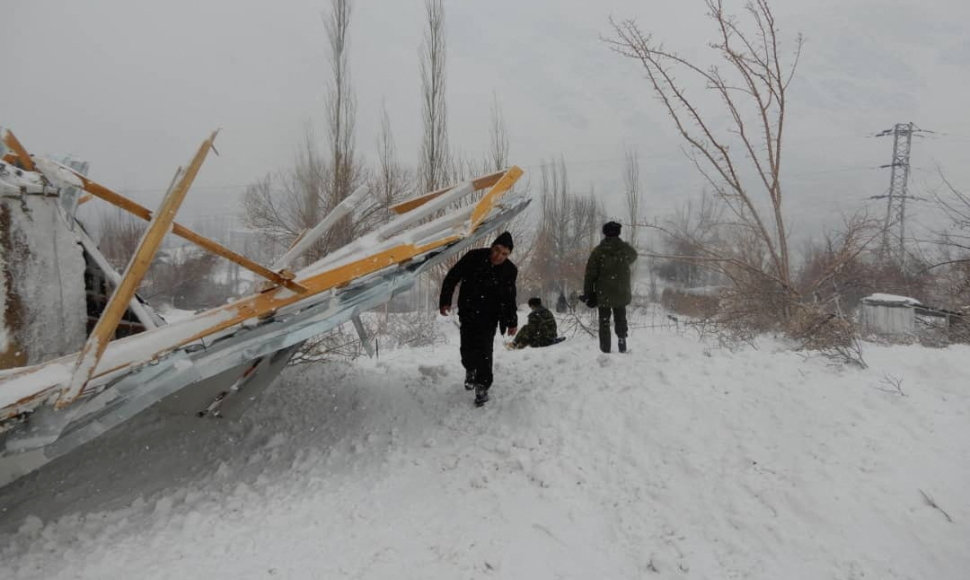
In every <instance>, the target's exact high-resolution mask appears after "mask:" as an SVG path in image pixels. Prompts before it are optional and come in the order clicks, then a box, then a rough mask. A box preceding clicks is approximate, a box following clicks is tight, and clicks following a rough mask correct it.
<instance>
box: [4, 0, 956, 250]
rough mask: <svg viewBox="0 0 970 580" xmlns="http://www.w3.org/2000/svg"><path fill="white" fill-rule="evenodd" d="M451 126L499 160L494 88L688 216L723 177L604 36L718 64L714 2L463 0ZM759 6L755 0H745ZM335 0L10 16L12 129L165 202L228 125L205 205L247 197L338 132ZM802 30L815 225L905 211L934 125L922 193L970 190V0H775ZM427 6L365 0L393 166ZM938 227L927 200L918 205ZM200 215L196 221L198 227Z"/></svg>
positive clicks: (802, 145) (590, 168)
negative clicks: (907, 163) (902, 193)
mask: <svg viewBox="0 0 970 580" xmlns="http://www.w3.org/2000/svg"><path fill="white" fill-rule="evenodd" d="M444 4H445V11H446V30H447V42H448V65H447V73H448V91H447V100H448V111H449V117H448V124H449V134H450V140H451V144H452V145H453V147H454V149H455V150H456V152H459V153H461V154H463V155H467V156H472V157H475V158H478V157H481V156H482V155H483V154H484V152H485V150H486V149H487V147H488V142H489V133H488V130H489V129H488V127H489V115H490V113H489V111H490V106H491V102H492V99H493V95H494V98H496V99H497V100H498V102H499V103H500V106H501V108H502V111H503V113H504V116H505V119H506V124H507V128H508V132H509V136H510V141H511V161H512V163H515V164H517V165H520V166H522V167H523V168H524V169H525V170H526V176H527V177H529V176H532V177H533V178H536V179H537V177H538V173H539V172H538V165H539V164H540V163H541V162H542V161H543V160H547V159H550V158H553V157H557V156H559V155H563V156H565V159H566V162H567V164H568V167H569V172H570V179H571V182H572V184H573V186H574V187H575V189H576V190H577V191H580V192H585V191H588V190H589V188H590V187H591V186H595V188H596V191H597V193H599V194H600V195H602V196H603V197H604V199H605V200H606V202H607V207H608V208H617V209H618V207H619V205H618V203H617V200H618V199H619V195H620V189H621V184H622V178H621V176H622V169H623V155H624V150H625V148H627V147H633V148H635V149H636V150H637V151H638V153H639V155H640V158H641V173H642V179H643V184H642V185H643V187H644V189H645V190H646V192H647V193H646V205H647V212H648V213H649V214H650V215H651V216H657V215H661V214H664V213H668V212H670V211H671V210H672V209H674V208H676V207H677V206H678V205H679V204H681V203H682V202H683V200H685V199H687V198H689V197H691V196H695V195H697V193H698V192H699V191H700V190H701V188H702V186H703V182H702V180H701V179H700V177H699V176H698V175H697V174H696V172H695V171H694V170H693V169H692V168H691V167H690V166H689V165H688V164H687V163H686V162H685V160H684V155H683V153H682V150H681V143H680V142H679V141H678V140H677V138H676V137H675V136H674V135H673V133H672V126H671V123H670V121H669V120H668V119H667V118H666V117H665V116H664V115H663V113H662V111H661V110H660V107H659V105H658V103H657V102H656V101H655V100H654V99H653V98H652V96H651V94H650V93H649V91H648V86H647V84H646V81H645V80H644V79H643V77H642V74H641V73H640V71H639V69H638V68H637V66H636V64H635V63H634V62H633V61H630V60H626V59H623V58H622V57H620V56H618V55H616V54H615V53H613V52H611V51H610V50H609V48H608V47H607V45H606V44H605V43H604V42H603V41H602V40H601V38H602V37H604V36H609V35H610V34H611V29H610V25H609V17H610V16H611V15H612V16H614V17H615V18H618V19H622V18H633V19H636V20H637V21H638V23H639V24H640V26H641V27H642V28H643V29H644V30H645V31H648V32H652V33H654V35H655V37H656V38H657V39H660V40H663V41H664V43H665V45H666V46H668V47H669V48H672V49H676V50H678V51H680V52H682V53H684V54H688V55H693V56H695V57H696V58H698V59H700V62H707V61H708V58H707V52H706V50H705V47H704V43H705V41H706V40H707V39H710V38H711V31H712V29H711V26H710V22H709V20H707V19H706V18H705V14H704V13H705V9H704V6H703V3H702V2H701V1H700V0H652V1H645V0H612V1H608V0H604V1H600V2H591V1H589V0H518V1H514V2H513V1H509V0H491V1H489V2H469V1H467V0H465V1H459V0H445V3H444ZM726 4H727V5H728V6H729V7H734V8H736V11H737V12H740V8H741V5H742V4H741V2H734V1H731V0H727V1H726ZM329 6H330V3H329V1H326V0H318V1H309V0H288V1H286V2H276V3H268V2H265V1H262V2H256V1H252V0H220V1H213V0H209V1H205V0H166V1H164V2H158V1H155V2H142V1H135V0H91V1H87V2H76V1H71V0H58V1H53V0H32V1H29V2H28V1H16V2H9V3H7V4H6V6H5V10H4V16H3V22H2V24H0V31H2V33H0V52H2V54H4V55H5V59H4V62H5V65H4V70H3V73H2V74H0V86H2V90H0V125H3V126H5V127H9V128H10V129H12V130H13V131H14V132H15V133H16V134H17V135H18V136H19V137H20V139H21V140H22V141H23V142H24V144H25V145H26V146H27V147H28V148H29V149H30V150H32V151H34V152H37V153H44V154H73V155H75V156H77V157H79V158H82V159H86V160H88V161H90V162H91V165H92V167H91V176H92V177H93V178H95V179H96V180H99V181H101V182H102V183H104V184H105V185H108V186H110V187H112V188H115V189H117V190H120V191H123V192H127V193H129V194H130V195H132V196H133V197H136V198H137V199H138V200H139V201H141V202H142V203H145V204H146V205H150V206H152V207H154V206H156V205H157V204H158V203H159V202H160V199H161V194H162V193H163V190H164V189H165V187H166V186H167V185H168V183H169V181H170V179H171V175H172V173H173V171H174V169H175V167H176V166H178V165H179V164H183V163H185V162H186V161H187V160H188V159H189V158H190V156H191V155H192V154H193V153H194V151H195V149H196V147H197V146H198V144H199V143H200V142H201V141H202V140H203V139H204V138H205V137H206V136H207V134H208V132H209V131H210V130H212V129H215V128H221V129H222V132H221V133H220V136H219V138H218V140H217V148H218V150H219V152H220V154H221V156H219V157H211V158H210V159H209V161H207V163H206V165H205V166H204V167H203V169H202V172H201V174H200V176H199V179H198V180H197V182H196V183H197V186H196V187H194V188H193V190H192V191H191V192H190V194H189V200H188V201H187V202H186V206H185V209H184V210H183V211H184V212H189V213H195V214H197V215H212V214H217V213H223V212H228V211H235V210H234V209H233V208H234V207H235V204H236V200H237V197H238V195H239V193H240V191H241V190H242V189H243V188H244V187H245V186H246V185H247V184H248V183H251V182H252V181H253V180H255V179H257V178H259V177H260V176H262V175H264V174H266V173H267V172H269V171H273V170H277V169H280V168H283V167H285V166H287V165H288V163H289V162H290V159H291V158H292V157H293V155H294V153H295V152H296V150H297V148H298V145H299V143H300V141H301V140H302V137H303V134H304V132H305V130H306V128H307V127H308V126H310V127H313V129H314V131H315V133H316V134H317V135H319V136H323V135H324V134H325V132H324V128H323V115H322V110H323V99H324V96H325V94H326V86H327V85H326V83H327V81H328V77H327V75H328V66H329V65H328V61H327V52H326V42H325V37H324V29H323V24H322V18H323V14H324V13H325V12H326V11H328V10H329ZM772 6H773V7H774V10H775V14H776V17H777V20H778V23H779V26H780V28H781V32H782V37H783V39H786V40H787V41H788V42H789V44H788V46H789V47H791V46H792V44H791V40H792V39H793V38H794V35H795V34H796V33H799V32H800V33H802V34H803V35H804V36H805V45H804V49H803V53H802V60H801V62H800V65H799V69H798V73H797V76H796V79H795V81H794V83H793V84H792V89H791V94H790V99H791V101H790V108H789V119H788V120H789V125H788V132H787V144H788V147H789V148H788V152H787V155H788V157H787V159H786V161H787V164H786V166H785V169H784V170H785V176H786V178H787V195H788V200H789V201H788V210H789V214H790V216H791V220H792V222H793V223H794V226H795V229H796V232H798V231H801V232H803V233H804V232H805V231H808V230H810V229H813V228H815V227H817V226H818V225H819V224H821V223H823V222H825V221H832V222H834V221H837V220H838V217H839V213H840V212H842V211H848V210H853V209H857V208H861V207H866V206H868V207H871V208H872V209H873V211H875V212H877V213H881V212H883V211H884V203H885V202H884V201H878V202H877V201H872V200H867V197H869V196H871V195H879V194H882V193H885V191H886V190H887V188H888V185H889V173H888V169H879V168H878V166H879V165H883V164H886V163H888V162H889V161H890V156H891V152H892V140H891V138H886V137H883V138H878V139H877V138H873V137H872V135H874V134H875V133H877V132H879V131H881V130H883V129H887V128H890V127H892V126H893V124H894V123H902V122H908V121H913V122H915V123H916V124H917V125H918V126H919V127H921V128H923V129H927V130H931V131H935V133H927V134H926V136H925V138H920V139H917V140H915V141H914V144H913V150H912V166H913V174H912V181H911V188H912V190H913V191H914V192H916V193H917V194H920V193H926V192H928V191H929V190H932V189H933V188H935V187H938V185H939V181H940V180H939V178H938V177H937V168H938V167H939V168H941V169H942V170H943V171H944V172H945V173H946V175H947V176H948V177H949V178H950V179H951V180H952V181H953V182H955V184H957V185H958V186H961V187H963V188H964V189H966V190H970V164H968V161H970V159H968V157H970V156H968V153H970V115H968V114H967V109H968V107H970V105H968V102H970V99H968V96H970V25H968V22H970V2H967V0H841V1H838V2H837V1H835V0H813V1H811V2H806V1H805V0H775V1H774V2H772ZM424 26H425V22H424V3H423V1H422V0H393V1H391V0H384V1H376V0H370V1H358V2H354V11H353V14H352V17H351V47H350V54H351V75H352V82H353V87H354V92H355V94H356V98H357V103H358V114H357V115H358V123H357V146H358V150H359V151H360V152H361V153H363V154H364V155H365V156H366V157H367V158H369V159H371V160H373V159H374V157H375V155H374V150H375V144H376V140H377V132H378V127H379V116H380V110H381V102H382V101H384V102H386V106H387V109H388V112H389V114H390V117H391V123H392V129H393V131H394V134H395V138H396V142H397V147H398V153H399V156H400V160H401V161H402V162H403V163H406V164H409V165H413V164H415V163H416V162H417V158H418V145H419V143H420V138H421V125H420V117H419V116H420V102H419V95H420V77H419V72H418V71H419V68H418V66H419V65H418V62H419V60H418V58H419V57H418V51H419V47H420V45H421V42H422V36H423V31H424ZM914 211H915V212H916V215H917V219H919V210H917V209H915V208H914ZM185 221H188V220H187V219H186V220H185Z"/></svg>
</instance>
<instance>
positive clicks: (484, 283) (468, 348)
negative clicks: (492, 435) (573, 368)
mask: <svg viewBox="0 0 970 580" xmlns="http://www.w3.org/2000/svg"><path fill="white" fill-rule="evenodd" d="M512 247H513V244H512V234H510V233H509V232H502V234H501V235H500V236H499V237H498V238H496V240H495V242H493V243H492V246H491V247H490V248H479V249H476V250H469V251H468V253H466V254H465V255H464V256H462V257H461V259H460V260H458V262H457V263H456V264H455V265H454V266H452V267H451V269H450V270H448V273H447V274H446V275H445V279H444V281H442V283H441V297H440V299H439V300H438V308H439V311H440V312H441V315H442V316H447V315H448V312H449V311H450V310H451V299H452V295H453V294H454V292H455V286H456V285H458V283H459V282H460V283H461V289H460V290H459V292H458V323H459V326H460V333H461V364H462V366H464V367H465V388H466V389H468V390H471V389H474V390H475V405H476V406H479V407H480V406H482V405H484V404H485V402H486V401H488V389H489V388H490V387H491V386H492V349H493V346H494V343H495V329H496V327H498V326H499V325H500V324H501V326H502V328H503V329H505V330H506V332H507V333H508V335H509V336H514V335H515V331H516V328H517V327H518V325H519V322H518V315H517V314H516V304H515V280H516V277H517V276H518V274H519V269H518V268H516V267H515V264H513V263H512V261H511V260H509V259H508V258H509V254H511V253H512Z"/></svg>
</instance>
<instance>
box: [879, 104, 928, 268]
mask: <svg viewBox="0 0 970 580" xmlns="http://www.w3.org/2000/svg"><path fill="white" fill-rule="evenodd" d="M921 131H922V129H918V128H916V126H915V125H913V123H912V122H909V123H896V125H895V126H893V128H892V129H886V130H885V131H882V132H880V133H876V137H885V136H887V135H892V136H893V159H892V163H890V164H889V165H883V166H882V167H889V168H891V174H890V177H889V193H888V194H887V195H886V196H876V197H887V198H889V201H888V203H887V204H886V221H885V223H884V224H883V231H882V232H883V233H882V236H883V237H882V254H883V256H884V257H889V256H892V257H895V258H896V260H897V261H898V263H899V264H902V263H903V261H904V260H905V258H906V199H907V198H908V197H909V195H908V187H909V151H910V147H911V145H912V143H913V133H918V132H921ZM893 226H895V227H896V232H897V234H896V236H893V235H892V233H891V229H892V228H893Z"/></svg>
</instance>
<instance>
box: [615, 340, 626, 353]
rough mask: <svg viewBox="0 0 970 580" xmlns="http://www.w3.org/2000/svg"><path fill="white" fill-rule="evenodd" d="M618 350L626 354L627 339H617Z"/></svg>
mask: <svg viewBox="0 0 970 580" xmlns="http://www.w3.org/2000/svg"><path fill="white" fill-rule="evenodd" d="M616 348H617V349H619V351H620V352H626V337H622V338H618V339H617V341H616Z"/></svg>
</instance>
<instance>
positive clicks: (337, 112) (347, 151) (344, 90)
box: [313, 0, 362, 245]
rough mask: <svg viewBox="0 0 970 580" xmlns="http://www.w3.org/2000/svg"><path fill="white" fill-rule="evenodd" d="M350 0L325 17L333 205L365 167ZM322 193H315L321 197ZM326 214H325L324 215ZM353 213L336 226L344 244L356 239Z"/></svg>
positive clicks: (338, 0)
mask: <svg viewBox="0 0 970 580" xmlns="http://www.w3.org/2000/svg"><path fill="white" fill-rule="evenodd" d="M350 13H351V5H350V0H331V10H330V16H329V18H327V19H325V20H324V27H325V28H326V31H327V43H328V46H329V48H330V72H331V79H330V92H329V95H328V99H327V105H326V106H327V131H328V136H329V138H330V160H329V162H330V167H331V172H330V173H331V175H330V179H331V183H330V195H329V196H328V197H329V201H330V204H329V206H330V207H327V208H326V209H327V210H329V209H331V208H332V207H333V206H334V205H336V204H338V203H340V202H341V201H343V200H344V199H346V198H347V196H349V195H350V194H351V192H352V191H353V189H354V188H356V186H357V185H359V184H360V181H361V177H362V176H361V173H362V169H361V168H360V167H359V166H358V164H357V163H356V160H355V155H354V129H355V125H356V109H357V104H356V99H355V98H354V95H353V91H352V90H351V86H350V64H349V59H348V51H349V45H348V37H347V35H348V32H349V30H350ZM317 199H319V197H313V200H317ZM321 217H322V216H321ZM318 219H319V218H318ZM352 219H353V218H352V217H350V216H348V217H346V218H344V219H343V220H341V221H340V223H338V224H337V225H336V226H335V227H334V231H335V234H336V239H335V242H336V244H337V245H343V244H346V243H347V242H349V241H350V240H351V239H352V231H353V227H352V225H351V221H352Z"/></svg>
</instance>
